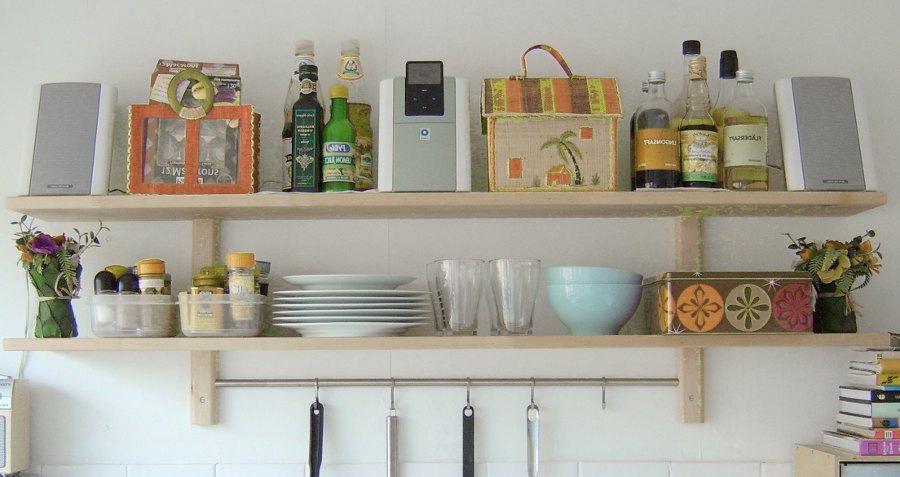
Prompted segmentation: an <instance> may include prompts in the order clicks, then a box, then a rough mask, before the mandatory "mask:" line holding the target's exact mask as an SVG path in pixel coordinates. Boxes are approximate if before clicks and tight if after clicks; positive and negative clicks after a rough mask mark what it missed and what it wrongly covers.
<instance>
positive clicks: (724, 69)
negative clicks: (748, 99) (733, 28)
mask: <svg viewBox="0 0 900 477" xmlns="http://www.w3.org/2000/svg"><path fill="white" fill-rule="evenodd" d="M737 70H738V58H737V52H736V51H734V50H723V51H722V53H720V54H719V91H718V93H716V102H715V103H714V106H713V110H712V117H713V120H715V122H716V129H717V131H718V133H719V157H718V159H717V162H718V167H719V181H718V186H719V187H724V184H723V183H722V181H723V180H724V179H725V134H723V133H724V128H725V108H726V107H727V106H728V105H729V104H731V102H732V101H733V100H734V90H735V87H736V84H737V83H736V82H735V80H734V77H735V72H737Z"/></svg>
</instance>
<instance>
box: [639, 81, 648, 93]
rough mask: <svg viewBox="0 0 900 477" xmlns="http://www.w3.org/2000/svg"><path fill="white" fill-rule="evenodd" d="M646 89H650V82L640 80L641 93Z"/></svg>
mask: <svg viewBox="0 0 900 477" xmlns="http://www.w3.org/2000/svg"><path fill="white" fill-rule="evenodd" d="M647 91H650V83H648V82H646V81H641V93H646V92H647Z"/></svg>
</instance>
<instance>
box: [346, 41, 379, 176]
mask: <svg viewBox="0 0 900 477" xmlns="http://www.w3.org/2000/svg"><path fill="white" fill-rule="evenodd" d="M337 78H338V84H342V85H344V86H346V87H347V94H348V96H349V98H348V99H347V115H348V117H349V119H350V123H352V124H353V127H354V128H355V129H356V153H357V154H358V158H357V161H356V164H357V166H356V190H368V189H371V188H372V187H373V185H374V176H375V158H374V150H373V147H372V125H371V120H370V117H371V115H372V105H371V103H369V101H368V100H367V98H366V88H365V73H364V72H363V66H362V61H361V60H360V56H359V40H347V41H344V42H343V43H342V44H341V60H340V61H339V62H338V71H337Z"/></svg>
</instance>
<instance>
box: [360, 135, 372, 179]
mask: <svg viewBox="0 0 900 477" xmlns="http://www.w3.org/2000/svg"><path fill="white" fill-rule="evenodd" d="M356 151H357V152H358V153H359V161H358V162H357V164H356V188H357V189H358V190H368V189H371V188H372V186H373V185H374V183H373V181H372V178H373V177H374V164H373V160H372V138H370V137H363V136H356Z"/></svg>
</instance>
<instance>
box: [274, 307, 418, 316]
mask: <svg viewBox="0 0 900 477" xmlns="http://www.w3.org/2000/svg"><path fill="white" fill-rule="evenodd" d="M272 314H273V315H275V316H342V315H343V316H430V315H431V314H432V313H431V311H430V310H425V309H422V310H403V309H394V308H388V309H384V310H366V309H362V310H287V311H274V312H272Z"/></svg>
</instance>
